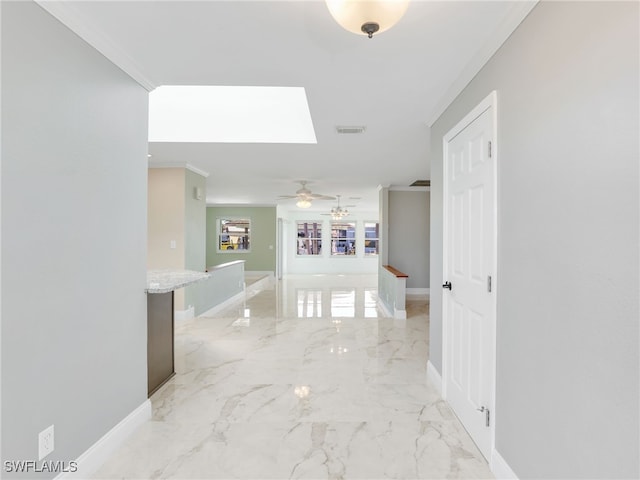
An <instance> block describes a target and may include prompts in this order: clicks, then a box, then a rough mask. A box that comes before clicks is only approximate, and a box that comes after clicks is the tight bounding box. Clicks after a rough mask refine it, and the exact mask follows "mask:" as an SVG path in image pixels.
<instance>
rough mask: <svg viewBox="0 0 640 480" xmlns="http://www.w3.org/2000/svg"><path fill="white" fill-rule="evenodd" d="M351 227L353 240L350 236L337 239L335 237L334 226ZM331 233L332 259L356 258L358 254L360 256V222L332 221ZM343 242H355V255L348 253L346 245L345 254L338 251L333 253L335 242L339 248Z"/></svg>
mask: <svg viewBox="0 0 640 480" xmlns="http://www.w3.org/2000/svg"><path fill="white" fill-rule="evenodd" d="M346 224H348V225H350V226H351V227H352V228H353V238H352V239H351V238H349V236H348V235H347V234H345V235H346V236H344V237H335V238H334V236H333V231H334V226H335V225H346ZM329 232H330V239H331V249H330V255H331V257H348V258H356V257H357V254H358V248H357V242H358V222H356V221H355V220H353V221H343V220H332V221H331V222H330V228H329ZM341 240H343V241H344V242H349V241H351V240H353V246H352V248H353V253H347V251H346V245H345V252H344V253H338V252H337V251H336V252H335V253H334V251H333V245H334V242H336V241H337V242H338V246H339V244H340V241H341Z"/></svg>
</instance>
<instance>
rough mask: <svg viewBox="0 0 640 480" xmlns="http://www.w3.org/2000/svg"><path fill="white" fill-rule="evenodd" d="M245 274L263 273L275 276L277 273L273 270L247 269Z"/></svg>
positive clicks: (254, 275)
mask: <svg viewBox="0 0 640 480" xmlns="http://www.w3.org/2000/svg"><path fill="white" fill-rule="evenodd" d="M244 274H245V276H249V277H259V276H261V275H268V276H269V277H275V273H274V272H272V271H271V270H245V271H244Z"/></svg>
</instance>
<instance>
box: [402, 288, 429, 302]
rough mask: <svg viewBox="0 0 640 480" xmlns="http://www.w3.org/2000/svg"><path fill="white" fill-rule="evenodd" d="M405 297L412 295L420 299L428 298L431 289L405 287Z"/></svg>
mask: <svg viewBox="0 0 640 480" xmlns="http://www.w3.org/2000/svg"><path fill="white" fill-rule="evenodd" d="M405 294H406V296H407V297H414V298H417V299H420V300H423V299H424V300H429V296H430V294H431V291H430V289H429V288H407V289H406V290H405Z"/></svg>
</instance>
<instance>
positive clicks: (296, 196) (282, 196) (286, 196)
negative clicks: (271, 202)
mask: <svg viewBox="0 0 640 480" xmlns="http://www.w3.org/2000/svg"><path fill="white" fill-rule="evenodd" d="M278 198H298V195H278Z"/></svg>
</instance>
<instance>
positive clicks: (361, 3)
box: [325, 0, 409, 35]
mask: <svg viewBox="0 0 640 480" xmlns="http://www.w3.org/2000/svg"><path fill="white" fill-rule="evenodd" d="M325 1H326V3H327V7H328V8H329V12H330V13H331V16H333V18H334V19H335V21H336V22H338V24H339V25H340V26H342V27H343V28H344V29H346V30H348V31H350V32H353V33H357V34H360V35H366V33H365V32H363V31H362V26H363V25H364V24H366V23H377V24H378V25H379V27H380V29H379V30H378V31H377V32H376V33H381V32H384V31H385V30H389V29H390V28H391V27H393V26H394V25H395V24H396V23H398V21H399V20H400V19H401V18H402V16H403V15H404V13H405V12H406V11H407V7H408V6H409V0H325Z"/></svg>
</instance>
